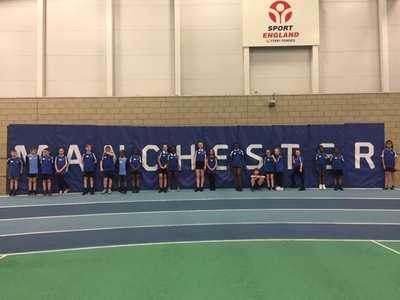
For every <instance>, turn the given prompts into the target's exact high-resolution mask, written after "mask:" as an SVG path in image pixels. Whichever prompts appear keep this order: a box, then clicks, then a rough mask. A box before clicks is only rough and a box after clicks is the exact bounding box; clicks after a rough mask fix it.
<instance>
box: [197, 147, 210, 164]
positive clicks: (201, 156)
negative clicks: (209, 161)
mask: <svg viewBox="0 0 400 300" xmlns="http://www.w3.org/2000/svg"><path fill="white" fill-rule="evenodd" d="M206 155H207V154H206V151H205V150H204V149H198V150H197V151H196V162H205V161H206Z"/></svg>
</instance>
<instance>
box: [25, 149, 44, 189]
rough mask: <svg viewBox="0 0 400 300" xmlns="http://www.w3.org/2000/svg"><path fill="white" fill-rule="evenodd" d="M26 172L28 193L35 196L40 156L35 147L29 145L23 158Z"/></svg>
mask: <svg viewBox="0 0 400 300" xmlns="http://www.w3.org/2000/svg"><path fill="white" fill-rule="evenodd" d="M25 162H26V170H27V174H28V195H29V196H36V195H37V192H36V187H37V178H38V177H39V168H40V157H39V155H38V154H37V150H36V148H35V147H31V148H30V150H29V154H28V155H27V156H26V158H25Z"/></svg>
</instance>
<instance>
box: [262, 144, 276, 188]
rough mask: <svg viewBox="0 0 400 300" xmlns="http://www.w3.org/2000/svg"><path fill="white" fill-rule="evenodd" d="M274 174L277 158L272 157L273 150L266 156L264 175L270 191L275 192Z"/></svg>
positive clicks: (267, 152) (267, 151) (269, 150)
mask: <svg viewBox="0 0 400 300" xmlns="http://www.w3.org/2000/svg"><path fill="white" fill-rule="evenodd" d="M274 173H275V158H274V156H273V155H272V152H271V149H267V150H265V156H264V174H265V181H266V182H267V188H268V190H275V182H274Z"/></svg>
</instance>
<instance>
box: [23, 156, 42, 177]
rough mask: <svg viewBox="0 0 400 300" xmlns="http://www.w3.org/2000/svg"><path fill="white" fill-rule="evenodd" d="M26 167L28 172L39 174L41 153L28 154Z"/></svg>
mask: <svg viewBox="0 0 400 300" xmlns="http://www.w3.org/2000/svg"><path fill="white" fill-rule="evenodd" d="M26 167H27V169H28V174H39V155H37V154H28V156H27V157H26Z"/></svg>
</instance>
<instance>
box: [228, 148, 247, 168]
mask: <svg viewBox="0 0 400 300" xmlns="http://www.w3.org/2000/svg"><path fill="white" fill-rule="evenodd" d="M229 156H230V158H231V162H232V167H233V168H241V167H243V161H242V159H243V157H244V153H243V151H242V150H240V149H233V150H232V151H231V154H230V155H229Z"/></svg>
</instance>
